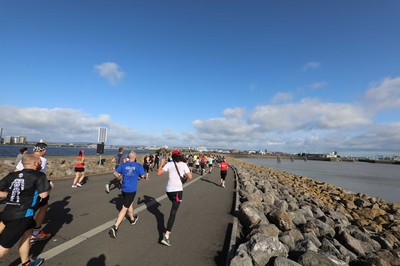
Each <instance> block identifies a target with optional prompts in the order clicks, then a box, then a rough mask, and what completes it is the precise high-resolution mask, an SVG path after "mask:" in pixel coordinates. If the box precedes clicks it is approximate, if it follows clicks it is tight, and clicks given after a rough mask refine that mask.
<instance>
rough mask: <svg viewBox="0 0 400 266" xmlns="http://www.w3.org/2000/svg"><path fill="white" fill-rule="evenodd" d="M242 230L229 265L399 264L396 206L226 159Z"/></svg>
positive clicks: (399, 214)
mask: <svg viewBox="0 0 400 266" xmlns="http://www.w3.org/2000/svg"><path fill="white" fill-rule="evenodd" d="M229 162H230V164H231V165H233V166H234V167H235V168H236V170H237V174H238V189H239V198H240V205H239V210H238V215H237V217H238V220H239V222H240V230H239V231H240V232H241V235H240V236H238V239H239V243H238V247H237V250H236V255H235V257H234V258H233V259H232V260H231V264H230V265H232V266H238V265H280V266H281V265H285V266H287V265H377V266H379V265H382V266H386V265H400V206H399V204H394V203H388V202H385V201H384V200H383V199H380V198H375V197H369V196H367V195H364V194H360V193H357V194H353V193H350V192H346V191H345V190H344V189H342V188H339V187H334V186H332V185H330V184H327V183H323V182H318V181H314V180H313V179H310V178H307V177H303V176H299V175H295V174H290V173H287V172H280V171H277V170H274V169H271V168H268V167H263V166H259V165H253V164H249V163H245V162H242V161H239V160H235V159H229Z"/></svg>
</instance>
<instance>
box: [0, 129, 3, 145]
mask: <svg viewBox="0 0 400 266" xmlns="http://www.w3.org/2000/svg"><path fill="white" fill-rule="evenodd" d="M2 140H3V128H0V143H3V141H2Z"/></svg>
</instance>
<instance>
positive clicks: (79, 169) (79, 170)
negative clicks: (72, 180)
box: [75, 167, 85, 173]
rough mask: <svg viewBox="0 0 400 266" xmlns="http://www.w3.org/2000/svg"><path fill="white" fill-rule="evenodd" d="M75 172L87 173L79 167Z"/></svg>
mask: <svg viewBox="0 0 400 266" xmlns="http://www.w3.org/2000/svg"><path fill="white" fill-rule="evenodd" d="M75 172H78V173H83V172H85V168H78V167H75Z"/></svg>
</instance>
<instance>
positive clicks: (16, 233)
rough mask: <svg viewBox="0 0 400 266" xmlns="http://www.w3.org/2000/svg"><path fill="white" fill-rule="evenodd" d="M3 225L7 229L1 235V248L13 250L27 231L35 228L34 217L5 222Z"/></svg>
mask: <svg viewBox="0 0 400 266" xmlns="http://www.w3.org/2000/svg"><path fill="white" fill-rule="evenodd" d="M3 223H4V224H5V228H4V230H3V232H2V233H1V234H0V246H2V247H4V248H12V247H13V246H14V245H15V244H16V243H17V242H18V240H19V239H20V238H21V237H22V236H23V234H24V233H25V232H26V231H27V230H30V229H33V228H34V227H35V220H34V219H33V217H32V216H31V217H26V218H20V219H15V220H11V221H6V220H4V221H3Z"/></svg>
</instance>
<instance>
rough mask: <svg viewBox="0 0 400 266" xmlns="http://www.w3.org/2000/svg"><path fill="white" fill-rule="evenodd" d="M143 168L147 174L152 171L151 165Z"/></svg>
mask: <svg viewBox="0 0 400 266" xmlns="http://www.w3.org/2000/svg"><path fill="white" fill-rule="evenodd" d="M143 168H144V171H145V172H146V173H148V172H149V171H150V165H143Z"/></svg>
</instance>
